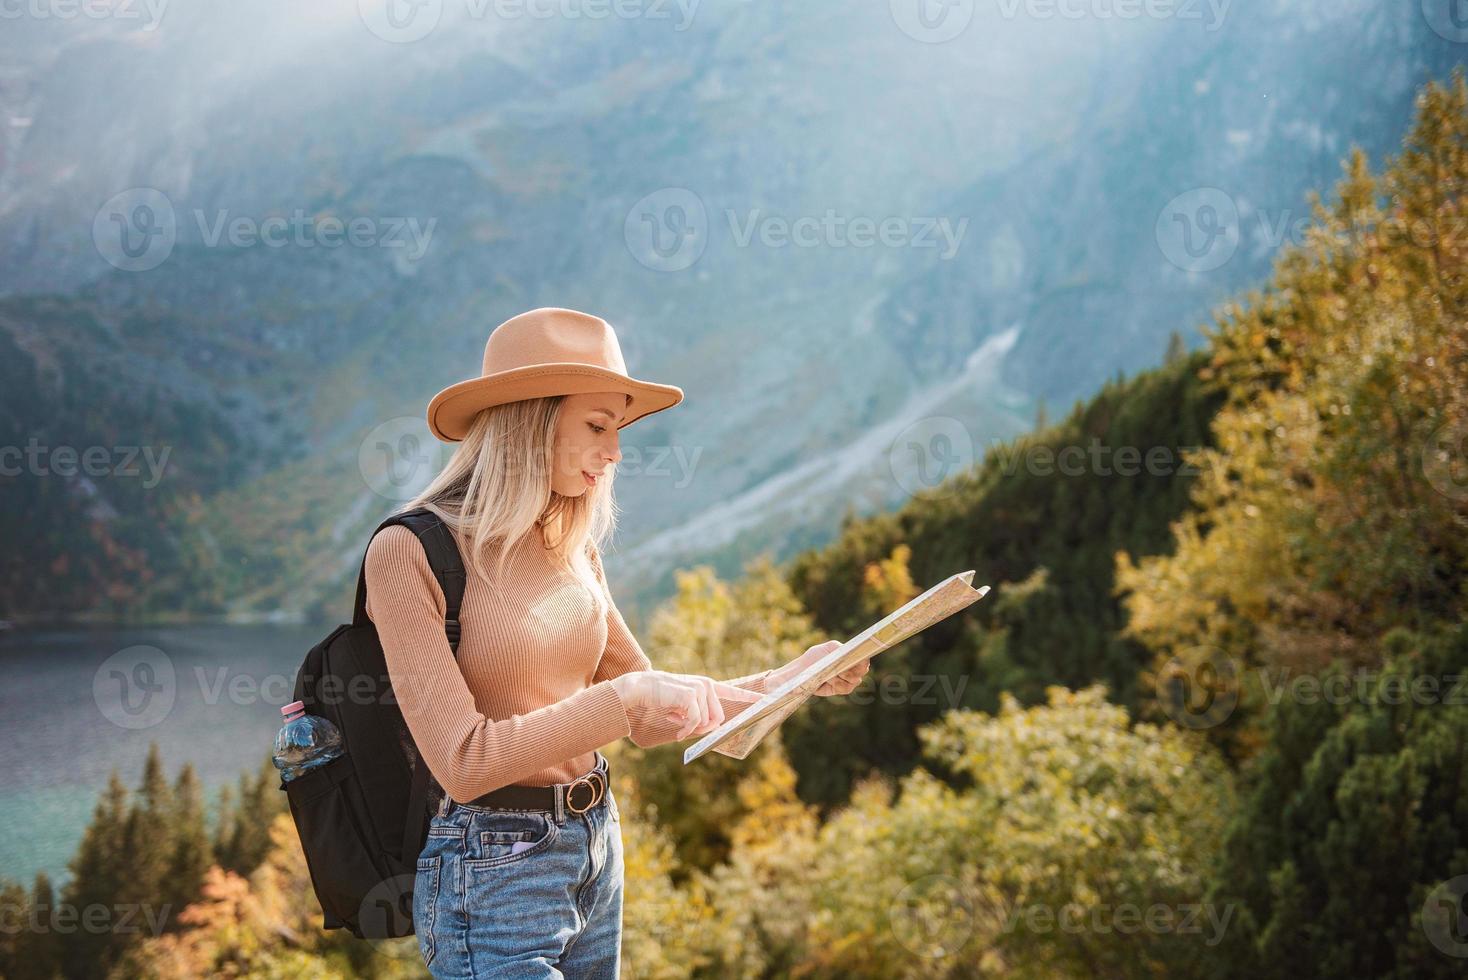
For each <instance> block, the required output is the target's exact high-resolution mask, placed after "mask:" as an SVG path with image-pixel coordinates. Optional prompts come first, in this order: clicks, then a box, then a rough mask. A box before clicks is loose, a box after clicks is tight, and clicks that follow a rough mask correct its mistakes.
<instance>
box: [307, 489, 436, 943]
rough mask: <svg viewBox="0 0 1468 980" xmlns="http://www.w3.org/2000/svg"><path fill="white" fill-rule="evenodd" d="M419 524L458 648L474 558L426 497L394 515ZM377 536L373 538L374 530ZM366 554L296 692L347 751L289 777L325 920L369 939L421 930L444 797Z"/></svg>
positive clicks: (416, 527)
mask: <svg viewBox="0 0 1468 980" xmlns="http://www.w3.org/2000/svg"><path fill="white" fill-rule="evenodd" d="M394 524H402V525H404V526H405V527H408V528H410V529H411V530H412V531H413V533H414V534H416V535H418V540H419V541H421V542H422V543H423V548H424V550H425V551H426V552H427V554H428V563H429V565H430V566H431V567H432V568H433V573H434V575H435V576H437V578H438V583H439V585H440V586H442V588H443V594H444V597H445V599H446V600H447V610H446V616H445V622H444V630H445V632H446V633H447V634H448V640H449V646H450V647H451V648H452V649H453V651H454V656H455V657H457V656H458V653H459V607H460V605H461V604H462V602H463V598H464V566H463V564H462V562H461V561H460V559H459V549H458V547H457V546H456V545H455V544H454V539H453V536H452V535H451V534H450V533H449V530H448V528H447V527H445V526H444V524H443V522H442V520H441V519H440V518H439V517H438V515H436V514H434V513H433V512H432V511H429V510H427V509H426V508H420V509H418V510H414V511H408V512H406V513H402V514H395V515H393V516H392V517H390V518H388V519H387V520H385V521H383V522H382V523H381V524H380V525H378V528H377V531H373V532H372V534H373V536H374V537H375V536H376V535H377V533H378V531H381V530H382V529H383V528H386V527H391V526H392V525H394ZM369 544H370V540H369ZM366 570H367V562H366V558H365V557H364V558H363V561H362V570H361V571H360V572H359V573H358V574H357V600H356V604H355V606H354V607H353V610H352V621H351V622H350V623H347V624H344V625H342V626H338V627H337V628H336V629H335V630H333V631H332V632H331V634H330V635H329V636H327V637H326V639H324V640H322V641H321V642H320V643H318V644H317V645H316V646H314V647H312V648H311V652H310V653H308V654H306V659H305V661H304V662H303V663H302V664H301V669H300V671H299V672H298V673H297V674H296V689H295V699H296V700H297V701H302V702H304V703H305V706H306V712H307V713H308V714H312V715H319V716H321V717H322V718H325V719H326V720H328V721H330V722H331V723H332V724H333V725H335V726H336V729H337V731H339V732H341V735H342V748H343V753H342V755H341V757H340V758H337V759H333V760H332V761H331V762H328V763H326V765H324V766H319V767H318V768H316V769H313V770H311V771H309V772H306V773H304V774H302V775H301V776H298V777H297V778H295V779H293V780H291V781H290V782H285V781H284V780H282V781H281V784H280V788H281V789H282V790H283V791H284V792H285V794H286V797H287V798H288V799H289V800H290V809H291V817H292V818H293V819H294V820H295V822H296V831H297V833H298V834H299V835H300V838H301V847H302V849H303V850H304V851H305V852H306V864H307V866H308V868H309V869H310V872H311V885H312V887H313V888H315V890H316V897H317V899H318V900H319V901H320V902H321V908H322V911H323V913H324V914H323V916H322V918H323V926H324V928H327V929H342V928H345V929H348V930H350V931H351V933H352V935H354V936H356V937H357V938H359V939H397V938H399V937H402V936H411V935H413V880H414V877H415V875H416V871H417V859H418V854H419V852H420V851H422V850H423V845H424V843H425V842H426V841H427V840H428V821H429V818H430V816H431V814H432V810H431V809H430V805H432V807H436V806H437V804H438V800H439V799H440V798H441V796H442V793H443V791H442V789H441V788H440V787H439V786H438V782H437V780H435V779H434V778H433V775H432V774H431V773H430V772H429V771H428V766H427V765H425V764H424V763H423V762H422V760H421V758H420V757H419V754H418V751H417V748H416V747H415V746H414V744H413V738H412V735H411V734H410V733H409V732H408V726H407V723H406V722H405V721H404V720H403V713H402V710H401V709H400V708H399V706H398V703H397V699H396V698H395V697H394V696H393V690H392V682H391V681H390V680H389V678H388V675H387V662H386V660H385V659H384V657H383V654H382V644H381V643H380V642H379V640H378V638H377V629H376V627H374V626H373V625H372V621H371V620H370V619H368V618H367V577H366Z"/></svg>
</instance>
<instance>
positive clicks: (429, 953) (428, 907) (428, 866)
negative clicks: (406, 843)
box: [413, 855, 443, 967]
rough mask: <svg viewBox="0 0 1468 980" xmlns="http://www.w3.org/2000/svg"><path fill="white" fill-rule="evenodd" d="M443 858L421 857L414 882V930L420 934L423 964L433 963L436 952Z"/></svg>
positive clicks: (419, 943)
mask: <svg viewBox="0 0 1468 980" xmlns="http://www.w3.org/2000/svg"><path fill="white" fill-rule="evenodd" d="M442 870H443V858H442V857H441V856H439V855H434V856H433V857H420V858H419V859H418V874H417V877H416V878H415V880H414V882H413V931H414V932H416V933H417V934H418V955H419V956H421V957H423V965H424V966H425V967H426V966H430V965H432V963H433V954H434V952H435V944H434V935H433V926H434V923H435V921H436V920H437V918H438V888H439V881H440V879H442V877H443V874H442Z"/></svg>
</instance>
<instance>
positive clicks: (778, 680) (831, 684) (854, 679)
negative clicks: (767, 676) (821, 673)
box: [770, 640, 872, 698]
mask: <svg viewBox="0 0 1468 980" xmlns="http://www.w3.org/2000/svg"><path fill="white" fill-rule="evenodd" d="M840 645H841V641H840V640H827V641H826V642H825V643H817V644H816V645H815V646H813V647H811V648H810V649H809V650H807V651H805V652H804V653H802V654H801V655H800V656H798V657H796V658H795V659H794V660H792V661H790V662H789V663H788V664H786V665H785V666H784V667H781V668H780V669H779V670H777V671H775V676H774V677H773V678H772V679H771V681H770V687H771V689H773V688H775V687H776V686H778V685H779V684H782V683H784V682H785V681H787V680H789V679H790V678H792V677H794V676H796V675H797V674H799V673H800V672H801V671H803V670H805V669H806V668H807V667H809V666H810V665H811V664H813V663H815V662H816V661H817V660H820V659H821V658H822V657H825V656H826V655H827V654H829V653H830V652H831V651H832V650H834V649H836V648H837V647H839V646H840ZM871 669H872V660H871V658H870V657H868V658H867V659H865V660H862V661H859V662H857V663H854V664H852V665H851V666H850V667H847V668H846V669H845V670H843V671H842V672H841V673H839V674H837V675H836V676H835V677H832V678H830V679H829V680H826V681H823V682H822V683H821V685H820V687H818V688H816V689H815V690H814V691H812V692H810V693H812V694H815V695H817V696H819V697H823V698H829V697H832V696H834V695H840V694H850V693H851V692H852V691H854V690H856V689H857V687H858V686H859V685H860V684H861V679H862V678H863V677H865V676H866V675H867V671H869V670H871Z"/></svg>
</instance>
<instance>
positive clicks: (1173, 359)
mask: <svg viewBox="0 0 1468 980" xmlns="http://www.w3.org/2000/svg"><path fill="white" fill-rule="evenodd" d="M1187 356H1188V345H1187V344H1185V343H1183V335H1182V334H1180V333H1178V332H1177V331H1176V330H1174V331H1173V332H1172V333H1171V335H1169V336H1168V338H1167V353H1166V354H1164V355H1162V363H1163V364H1176V363H1177V362H1178V361H1181V360H1182V359H1183V358H1185V357H1187Z"/></svg>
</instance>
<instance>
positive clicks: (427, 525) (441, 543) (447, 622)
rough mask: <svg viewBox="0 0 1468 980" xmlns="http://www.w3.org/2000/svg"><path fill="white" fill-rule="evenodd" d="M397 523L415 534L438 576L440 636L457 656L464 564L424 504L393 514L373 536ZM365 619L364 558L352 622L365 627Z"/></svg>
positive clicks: (435, 574) (365, 572) (452, 540)
mask: <svg viewBox="0 0 1468 980" xmlns="http://www.w3.org/2000/svg"><path fill="white" fill-rule="evenodd" d="M394 524H401V525H403V526H404V527H406V528H408V529H409V530H410V531H412V532H413V533H414V534H416V535H417V536H418V540H419V542H420V543H421V544H422V545H423V550H424V552H425V553H427V555H428V567H429V568H431V569H433V575H434V577H435V578H436V579H438V586H439V588H441V589H442V590H443V598H444V620H443V627H444V635H445V636H447V637H448V641H449V649H450V650H452V651H453V652H454V656H455V657H457V656H458V655H459V637H460V636H461V635H462V633H463V630H462V628H461V627H460V625H459V610H460V609H461V608H462V607H463V604H464V563H463V561H462V560H461V559H460V556H459V546H458V545H457V544H455V543H454V538H453V535H452V534H450V533H449V529H448V527H446V526H445V525H444V523H443V519H442V518H440V517H439V516H438V515H437V514H435V513H434V512H433V511H431V510H429V509H428V508H426V507H420V508H418V509H417V510H410V511H406V512H404V513H401V514H394V515H393V516H391V517H389V518H388V519H387V520H385V521H383V522H382V523H381V524H379V525H377V530H376V531H373V532H372V537H374V538H375V537H377V535H378V533H379V532H380V531H382V530H383V529H384V528H389V527H392V526H393V525H394ZM369 622H370V620H369V619H368V618H367V558H366V556H363V558H362V569H361V571H360V572H359V573H358V574H357V601H356V602H355V603H354V604H353V607H352V624H353V625H354V626H366V625H367V624H368V623H369Z"/></svg>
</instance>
